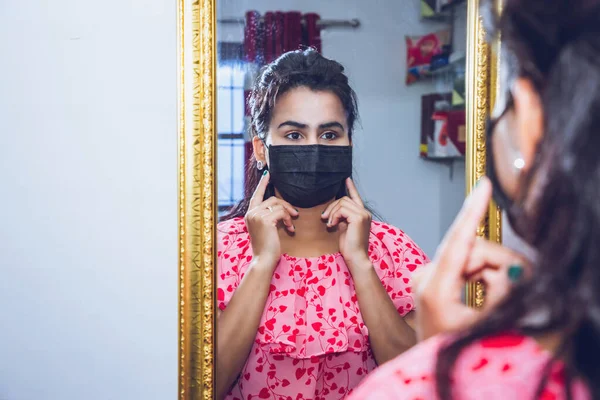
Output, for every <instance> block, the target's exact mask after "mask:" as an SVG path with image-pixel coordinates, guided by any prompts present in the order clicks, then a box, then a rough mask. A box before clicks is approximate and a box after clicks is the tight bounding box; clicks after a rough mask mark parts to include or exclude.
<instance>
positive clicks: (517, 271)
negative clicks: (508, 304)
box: [508, 265, 523, 283]
mask: <svg viewBox="0 0 600 400" xmlns="http://www.w3.org/2000/svg"><path fill="white" fill-rule="evenodd" d="M521 278H523V267H522V266H520V265H511V266H510V267H508V279H510V280H511V282H512V283H518V282H519V281H520V280H521Z"/></svg>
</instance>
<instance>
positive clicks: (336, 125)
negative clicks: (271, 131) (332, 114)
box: [277, 121, 344, 131]
mask: <svg viewBox="0 0 600 400" xmlns="http://www.w3.org/2000/svg"><path fill="white" fill-rule="evenodd" d="M284 126H292V127H294V128H298V129H306V128H308V125H306V124H302V123H300V122H296V121H285V122H282V123H281V124H279V126H278V127H277V128H278V129H279V128H283V127H284ZM328 128H339V129H341V130H342V131H344V126H343V125H342V124H341V123H339V122H336V121H334V122H327V123H326V124H321V125H319V129H328Z"/></svg>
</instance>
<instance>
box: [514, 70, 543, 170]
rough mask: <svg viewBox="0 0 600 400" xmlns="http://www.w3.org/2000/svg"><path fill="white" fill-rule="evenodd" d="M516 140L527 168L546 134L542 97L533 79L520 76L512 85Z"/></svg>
mask: <svg viewBox="0 0 600 400" xmlns="http://www.w3.org/2000/svg"><path fill="white" fill-rule="evenodd" d="M512 96H513V99H514V105H515V108H514V117H515V127H516V129H517V130H516V132H515V133H516V140H517V144H518V147H519V151H520V152H521V155H522V157H523V161H525V168H528V167H529V166H531V165H532V164H533V160H534V157H535V153H536V150H537V146H538V144H539V142H540V140H541V139H542V135H543V134H544V109H543V107H542V99H541V98H540V95H539V93H538V92H537V91H536V90H535V87H534V86H533V83H532V82H531V80H529V79H526V78H519V79H517V80H516V81H515V83H514V84H513V87H512Z"/></svg>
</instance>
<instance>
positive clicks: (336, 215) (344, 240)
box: [321, 178, 371, 273]
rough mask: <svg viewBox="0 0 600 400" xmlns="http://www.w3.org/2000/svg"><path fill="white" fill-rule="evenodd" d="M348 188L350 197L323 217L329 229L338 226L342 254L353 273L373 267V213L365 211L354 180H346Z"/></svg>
mask: <svg viewBox="0 0 600 400" xmlns="http://www.w3.org/2000/svg"><path fill="white" fill-rule="evenodd" d="M346 187H347V188H348V196H345V197H342V198H341V199H338V200H336V201H334V202H333V203H331V204H330V205H329V206H328V207H327V209H326V210H325V212H323V214H322V216H321V217H322V218H323V219H326V220H327V226H328V227H329V228H332V227H335V226H338V227H339V229H340V230H341V234H340V252H341V253H342V256H343V257H344V260H345V261H346V264H347V265H348V268H349V269H350V272H351V273H352V272H353V270H355V269H356V268H359V267H363V266H364V267H367V268H368V267H370V266H371V262H370V260H369V235H370V234H371V213H369V212H368V211H367V210H366V209H365V206H364V204H363V202H362V199H361V198H360V195H359V194H358V190H357V189H356V186H355V185H354V182H353V181H352V179H350V178H348V179H347V180H346Z"/></svg>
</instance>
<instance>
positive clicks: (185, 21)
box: [177, 0, 217, 400]
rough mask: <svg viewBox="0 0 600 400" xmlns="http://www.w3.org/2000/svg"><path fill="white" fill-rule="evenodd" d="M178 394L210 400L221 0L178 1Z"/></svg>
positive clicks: (185, 399)
mask: <svg viewBox="0 0 600 400" xmlns="http://www.w3.org/2000/svg"><path fill="white" fill-rule="evenodd" d="M177 4H178V7H177V25H178V27H177V32H178V34H177V36H178V63H179V75H178V103H179V107H178V113H179V127H178V128H179V171H178V172H179V321H178V322H179V324H178V325H179V349H178V350H179V374H178V380H179V382H178V386H179V390H178V392H179V394H178V397H179V399H180V400H191V399H194V400H195V399H206V400H208V399H212V398H213V393H214V378H215V377H214V368H213V364H214V360H215V357H214V356H215V316H216V311H215V307H216V304H215V301H214V298H215V287H216V275H215V272H214V259H215V236H216V235H215V226H216V224H215V219H216V215H217V212H216V211H217V208H216V200H217V196H216V185H215V172H216V139H215V137H214V135H213V133H214V132H215V121H216V114H215V112H216V110H215V101H216V79H215V78H216V47H217V46H216V34H215V33H216V32H215V29H216V27H215V25H216V0H178V3H177Z"/></svg>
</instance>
